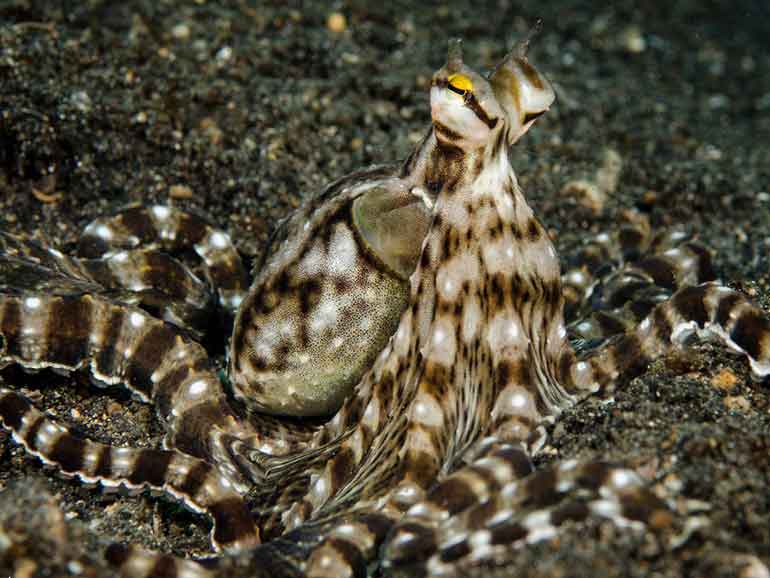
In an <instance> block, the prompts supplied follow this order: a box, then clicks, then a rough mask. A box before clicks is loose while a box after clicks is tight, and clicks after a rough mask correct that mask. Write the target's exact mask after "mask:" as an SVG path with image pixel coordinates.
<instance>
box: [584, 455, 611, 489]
mask: <svg viewBox="0 0 770 578" xmlns="http://www.w3.org/2000/svg"><path fill="white" fill-rule="evenodd" d="M611 472H612V470H611V468H610V466H609V465H607V464H606V463H604V462H592V463H589V464H586V465H584V466H583V467H582V468H581V469H580V474H579V475H578V477H577V483H578V484H579V485H580V487H582V488H588V489H590V490H593V491H594V492H598V491H599V489H600V488H601V487H602V486H603V485H604V484H605V483H606V482H607V476H609V474H610V473H611Z"/></svg>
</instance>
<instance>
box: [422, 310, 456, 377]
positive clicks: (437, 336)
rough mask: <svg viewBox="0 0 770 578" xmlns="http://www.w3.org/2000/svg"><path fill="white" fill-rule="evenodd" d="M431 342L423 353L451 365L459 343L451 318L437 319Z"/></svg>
mask: <svg viewBox="0 0 770 578" xmlns="http://www.w3.org/2000/svg"><path fill="white" fill-rule="evenodd" d="M429 344H430V345H429V348H428V351H424V352H423V355H425V356H426V358H428V359H430V360H432V361H436V362H437V363H440V364H441V365H444V366H446V367H451V365H452V364H453V363H454V359H455V353H456V352H457V343H456V340H455V332H454V327H453V324H452V322H451V321H450V320H447V319H445V318H441V319H437V320H436V322H435V323H434V325H433V331H432V333H431V337H430V341H429Z"/></svg>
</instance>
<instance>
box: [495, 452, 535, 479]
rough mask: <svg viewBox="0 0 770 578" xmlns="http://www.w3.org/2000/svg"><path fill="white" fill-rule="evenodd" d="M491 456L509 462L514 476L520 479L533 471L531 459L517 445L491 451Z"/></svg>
mask: <svg viewBox="0 0 770 578" xmlns="http://www.w3.org/2000/svg"><path fill="white" fill-rule="evenodd" d="M490 455H491V457H495V458H499V459H502V460H505V461H506V462H508V464H510V466H511V468H512V469H513V471H514V473H515V475H516V478H517V479H521V478H524V477H526V476H528V475H529V474H531V473H532V472H533V471H534V466H533V465H532V460H531V459H529V456H528V455H527V453H526V452H525V451H523V450H522V449H520V448H517V447H506V448H502V449H498V450H495V451H494V452H492V453H491V454H490Z"/></svg>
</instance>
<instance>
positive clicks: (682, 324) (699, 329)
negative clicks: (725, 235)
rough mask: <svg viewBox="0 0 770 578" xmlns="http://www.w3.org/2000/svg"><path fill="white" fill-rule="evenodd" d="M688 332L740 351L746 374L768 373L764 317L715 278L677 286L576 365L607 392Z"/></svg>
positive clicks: (769, 333)
mask: <svg viewBox="0 0 770 578" xmlns="http://www.w3.org/2000/svg"><path fill="white" fill-rule="evenodd" d="M691 337H698V338H701V339H710V340H716V341H719V342H721V343H723V344H724V345H726V346H727V347H728V348H729V349H730V350H732V351H735V352H736V353H738V354H741V355H745V356H746V358H747V360H748V363H749V366H750V367H751V372H752V375H753V376H754V377H755V378H756V379H758V380H762V379H765V378H767V376H768V375H770V319H769V318H768V315H767V313H765V312H764V311H762V309H760V308H759V307H757V306H756V305H753V304H752V303H751V302H750V301H749V300H748V299H747V298H746V297H745V296H744V295H742V294H741V293H739V292H737V291H734V290H732V289H729V288H727V287H724V286H721V285H719V284H717V283H703V284H700V285H696V286H691V287H683V288H682V289H679V290H678V291H677V292H675V293H674V294H673V295H672V297H671V298H670V299H668V300H666V301H664V302H663V303H660V304H659V305H657V306H656V307H655V308H654V309H653V310H652V312H651V313H650V314H649V315H647V317H645V318H644V320H643V321H642V322H641V323H640V324H639V326H638V327H637V328H635V329H633V330H631V331H628V332H627V333H624V334H622V335H618V336H616V337H614V338H612V339H610V340H609V341H608V342H606V343H605V344H603V345H602V346H600V347H599V348H597V349H596V350H594V351H589V352H587V353H586V355H585V356H584V358H583V359H581V360H580V361H578V363H577V365H576V367H579V368H580V369H581V370H583V371H587V370H590V372H591V373H592V375H593V376H592V378H591V379H592V380H593V381H595V382H596V383H597V385H598V386H599V387H600V389H601V390H602V391H603V392H605V393H609V392H611V391H612V389H613V388H614V387H616V385H617V382H618V378H625V379H628V378H629V377H633V376H634V375H635V374H637V373H639V372H640V371H642V370H643V369H644V368H645V367H646V366H647V365H648V364H649V363H650V362H651V361H652V360H653V359H655V358H656V357H659V356H661V355H663V354H664V353H665V352H666V351H668V350H670V349H671V348H672V347H681V346H683V345H686V343H687V342H688V340H689V339H690V338H691Z"/></svg>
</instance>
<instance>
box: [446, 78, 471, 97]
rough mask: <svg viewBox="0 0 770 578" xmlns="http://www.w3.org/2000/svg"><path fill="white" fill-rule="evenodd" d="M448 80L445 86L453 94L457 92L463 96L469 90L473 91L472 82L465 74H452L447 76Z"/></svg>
mask: <svg viewBox="0 0 770 578" xmlns="http://www.w3.org/2000/svg"><path fill="white" fill-rule="evenodd" d="M448 80H449V84H447V88H448V89H449V90H451V91H452V92H454V93H455V94H459V95H460V96H463V97H464V96H465V95H467V94H468V93H469V92H473V83H472V82H471V79H470V78H468V77H467V76H464V75H462V74H453V75H451V76H450V77H449V79H448Z"/></svg>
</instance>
